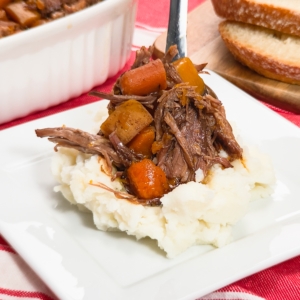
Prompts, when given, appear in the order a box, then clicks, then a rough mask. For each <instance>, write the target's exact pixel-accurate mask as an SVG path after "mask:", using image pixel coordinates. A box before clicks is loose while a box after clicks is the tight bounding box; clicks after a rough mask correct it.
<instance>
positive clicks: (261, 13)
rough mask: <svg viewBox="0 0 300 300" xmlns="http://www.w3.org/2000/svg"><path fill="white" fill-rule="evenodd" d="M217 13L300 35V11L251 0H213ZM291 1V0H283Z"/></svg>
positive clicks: (226, 17) (227, 17)
mask: <svg viewBox="0 0 300 300" xmlns="http://www.w3.org/2000/svg"><path fill="white" fill-rule="evenodd" d="M211 1H212V4H213V7H214V10H215V13H216V14H217V15H218V16H219V17H221V18H225V19H227V20H233V21H239V22H244V23H249V24H254V25H258V26H263V27H266V28H270V29H274V30H277V31H281V32H285V33H288V34H294V35H298V36H300V12H299V11H298V12H297V11H296V10H291V9H289V8H282V7H276V4H274V5H270V4H263V3H254V2H253V1H251V0H211ZM283 1H289V0H283Z"/></svg>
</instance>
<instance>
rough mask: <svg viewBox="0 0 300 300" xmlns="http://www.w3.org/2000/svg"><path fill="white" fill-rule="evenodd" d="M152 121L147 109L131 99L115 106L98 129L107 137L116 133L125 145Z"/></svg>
mask: <svg viewBox="0 0 300 300" xmlns="http://www.w3.org/2000/svg"><path fill="white" fill-rule="evenodd" d="M152 121H153V118H152V116H151V114H150V113H149V112H148V111H147V109H146V108H145V107H144V106H143V105H142V104H141V103H140V102H138V101H136V100H134V99H131V100H128V101H126V102H124V103H122V104H121V105H119V106H117V107H116V109H115V110H114V111H113V112H112V113H111V114H110V115H109V117H108V118H107V119H106V120H105V121H104V122H103V123H102V125H101V127H100V128H101V131H102V132H103V134H104V135H105V136H107V137H108V136H109V135H110V134H111V133H112V132H113V131H116V134H117V136H118V138H119V139H120V140H121V142H122V143H123V144H125V145H126V144H127V143H128V142H130V141H131V140H132V139H133V138H134V137H135V136H136V135H137V134H138V133H139V132H140V131H141V130H142V129H144V128H145V127H146V126H148V125H150V123H151V122H152Z"/></svg>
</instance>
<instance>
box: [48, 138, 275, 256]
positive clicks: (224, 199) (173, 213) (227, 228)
mask: <svg viewBox="0 0 300 300" xmlns="http://www.w3.org/2000/svg"><path fill="white" fill-rule="evenodd" d="M240 144H241V143H240ZM241 146H243V145H241ZM243 149H244V155H243V157H244V160H243V162H241V161H240V160H236V161H234V162H233V168H227V169H222V168H221V167H220V166H219V165H215V166H214V167H213V168H212V169H211V173H210V177H209V181H208V183H207V184H205V185H204V184H201V183H197V182H189V183H187V184H182V185H180V186H178V187H177V188H176V189H174V190H173V191H172V192H170V193H168V194H166V195H165V196H164V197H163V198H162V199H161V202H162V207H148V206H142V205H136V204H132V203H130V202H129V201H127V200H122V199H117V198H116V197H115V196H114V194H113V193H112V192H109V191H107V190H105V189H102V188H100V187H97V186H93V185H91V184H90V182H91V181H92V182H94V183H97V182H101V183H103V184H105V185H106V186H108V187H111V188H113V189H115V190H118V191H124V189H123V187H122V185H121V184H120V182H119V181H114V182H112V181H111V179H110V177H109V176H107V175H106V174H105V173H103V172H102V171H101V170H102V165H103V163H104V162H103V160H102V159H101V158H100V157H98V156H96V155H87V154H83V153H81V152H78V151H77V150H73V149H67V148H60V149H59V151H58V152H56V153H55V155H54V157H53V161H52V172H53V174H54V176H55V178H56V180H57V181H58V182H59V185H58V186H56V187H55V191H57V192H61V193H62V194H63V196H64V197H65V198H66V199H67V200H68V201H69V202H70V203H72V204H75V205H77V206H78V207H79V208H80V209H83V210H88V211H91V212H92V214H93V219H94V223H95V225H96V226H97V228H98V229H100V230H121V231H124V232H126V233H127V234H129V235H134V236H136V238H137V239H141V238H143V237H150V238H151V239H154V240H157V243H158V246H159V247H160V248H161V249H163V250H164V251H165V252H166V255H167V257H169V258H173V257H175V256H176V255H178V254H180V253H182V252H183V251H185V250H186V249H188V248H189V247H191V246H193V245H198V244H212V245H214V246H216V247H221V246H223V245H225V244H227V243H228V242H230V240H231V229H232V226H233V225H234V224H235V223H236V222H237V221H238V220H239V219H240V218H241V217H242V216H243V215H244V214H245V213H246V212H247V207H248V203H249V202H250V201H252V200H258V199H260V198H263V197H266V196H268V195H270V194H271V192H272V184H273V183H274V182H275V178H274V171H273V168H272V164H271V162H270V159H269V158H268V156H266V155H264V154H262V153H260V152H259V151H258V150H257V149H254V148H251V149H250V148H247V147H243ZM197 177H198V175H197Z"/></svg>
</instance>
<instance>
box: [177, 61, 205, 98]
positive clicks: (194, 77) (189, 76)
mask: <svg viewBox="0 0 300 300" xmlns="http://www.w3.org/2000/svg"><path fill="white" fill-rule="evenodd" d="M173 65H174V67H175V68H176V70H177V72H178V74H179V76H180V78H181V79H182V80H183V81H184V82H188V83H189V84H190V85H192V86H196V87H197V88H196V92H197V93H199V94H201V95H202V94H203V93H204V90H205V85H204V81H203V79H202V78H201V77H200V76H199V75H198V71H197V69H196V68H195V66H194V64H193V63H192V61H191V60H190V59H189V58H188V57H183V58H179V59H178V60H175V61H174V62H173Z"/></svg>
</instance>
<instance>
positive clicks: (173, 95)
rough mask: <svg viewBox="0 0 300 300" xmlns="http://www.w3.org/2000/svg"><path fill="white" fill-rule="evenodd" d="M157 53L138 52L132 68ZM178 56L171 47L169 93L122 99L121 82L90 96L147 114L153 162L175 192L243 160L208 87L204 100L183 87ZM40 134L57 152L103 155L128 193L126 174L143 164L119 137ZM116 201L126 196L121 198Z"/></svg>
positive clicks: (67, 131) (64, 130)
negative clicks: (137, 106) (199, 175)
mask: <svg viewBox="0 0 300 300" xmlns="http://www.w3.org/2000/svg"><path fill="white" fill-rule="evenodd" d="M152 52H153V48H152V47H150V48H149V49H147V48H145V47H142V48H141V50H140V51H138V52H137V55H136V60H135V62H134V64H133V68H138V67H139V66H142V65H144V64H146V63H148V62H149V61H150V59H151V55H152ZM176 54H177V48H176V46H172V47H170V49H169V51H168V52H167V54H166V55H165V57H164V58H163V59H162V61H163V62H164V66H165V70H166V74H167V80H168V88H167V89H166V90H163V91H161V92H157V93H153V94H150V95H147V96H135V95H122V93H121V90H120V88H119V85H118V84H119V83H118V81H117V82H116V84H115V86H114V88H113V92H112V93H103V92H98V91H92V92H91V93H90V94H91V95H94V96H96V97H99V98H105V99H108V100H110V103H109V107H108V108H109V109H112V110H113V109H114V108H115V106H117V105H119V104H121V103H122V102H124V101H127V100H129V99H132V98H134V99H135V100H137V101H139V102H140V103H141V104H143V105H144V106H145V107H146V108H148V110H149V111H150V112H151V114H152V116H153V120H154V122H153V123H154V124H153V125H154V127H155V144H156V148H155V149H156V150H155V152H154V153H155V155H153V157H152V160H153V162H155V164H156V165H157V166H159V167H160V168H161V169H162V170H163V171H164V173H165V175H166V177H167V179H168V181H169V182H170V189H172V188H175V187H176V186H177V185H178V184H181V183H186V182H189V181H195V180H196V178H195V177H196V170H198V169H201V170H202V171H203V174H204V180H203V182H205V180H206V178H207V175H208V172H209V170H210V169H211V167H212V166H213V165H214V164H220V165H221V166H222V167H223V168H230V167H232V165H231V161H233V160H235V159H241V158H242V153H243V150H242V148H241V147H240V146H239V144H238V143H237V141H236V139H235V137H234V135H233V132H232V128H231V126H230V124H229V122H228V121H227V119H226V114H225V109H224V107H223V105H222V102H221V101H220V100H219V99H217V97H216V95H215V94H214V92H213V91H212V90H211V89H210V88H209V87H207V86H206V90H205V93H204V94H203V95H200V94H199V93H197V92H196V90H195V89H196V88H195V87H193V86H189V85H188V83H184V82H182V80H181V78H180V76H179V74H178V73H177V71H176V69H175V68H174V67H173V65H172V64H171V61H172V59H173V57H174V56H176ZM204 66H205V65H199V66H198V70H200V71H201V70H202V69H203V68H204ZM36 134H37V136H38V137H49V140H50V141H51V142H54V143H56V146H55V149H57V147H70V148H74V149H77V150H79V151H82V152H84V153H89V154H97V155H101V156H102V157H104V159H105V161H106V164H107V166H108V169H109V170H111V169H112V166H115V167H116V168H117V173H116V174H111V177H112V180H114V179H116V178H122V179H125V181H124V182H125V183H124V185H125V187H126V170H127V168H128V167H130V166H131V164H132V163H134V162H138V161H140V160H142V159H143V158H144V157H143V155H141V154H137V153H135V152H134V151H133V150H132V149H129V148H128V147H127V146H126V145H124V144H122V142H121V141H120V139H119V137H118V136H117V134H116V132H115V131H113V132H112V133H111V134H110V135H109V137H108V138H106V137H104V136H103V134H102V132H101V131H99V133H98V134H96V135H95V134H90V133H87V132H83V131H81V130H78V129H72V128H68V127H58V128H45V129H37V130H36ZM220 150H224V151H225V152H226V153H227V157H224V156H220ZM124 176H125V177H124ZM100 185H101V184H100ZM100 185H99V186H100ZM104 188H106V189H109V188H107V187H104ZM117 196H118V197H123V196H124V195H123V194H122V193H119V194H118V195H117ZM123 198H124V197H123ZM125 198H126V199H128V200H130V201H133V202H134V201H137V203H139V204H143V205H160V200H159V199H152V200H147V201H146V200H145V201H143V200H141V199H137V198H136V197H134V196H133V197H125Z"/></svg>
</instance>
